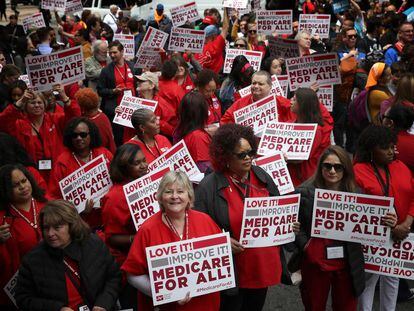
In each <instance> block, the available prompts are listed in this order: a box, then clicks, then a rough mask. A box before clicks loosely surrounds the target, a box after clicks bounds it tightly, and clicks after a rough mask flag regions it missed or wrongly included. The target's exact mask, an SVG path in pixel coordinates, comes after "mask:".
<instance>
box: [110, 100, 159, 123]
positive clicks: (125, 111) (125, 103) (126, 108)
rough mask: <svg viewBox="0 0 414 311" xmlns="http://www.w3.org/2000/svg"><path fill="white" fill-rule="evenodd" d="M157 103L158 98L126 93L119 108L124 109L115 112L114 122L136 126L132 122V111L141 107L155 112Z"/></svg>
mask: <svg viewBox="0 0 414 311" xmlns="http://www.w3.org/2000/svg"><path fill="white" fill-rule="evenodd" d="M157 104H158V102H157V101H156V100H149V99H143V98H138V97H135V96H128V95H124V96H123V97H122V99H121V103H120V104H119V108H121V109H122V111H121V112H119V113H115V117H114V120H113V123H115V124H119V125H123V126H126V127H130V128H134V127H133V126H132V123H131V116H132V113H133V112H134V111H135V110H137V109H141V108H145V109H149V110H151V111H152V112H154V111H155V108H157Z"/></svg>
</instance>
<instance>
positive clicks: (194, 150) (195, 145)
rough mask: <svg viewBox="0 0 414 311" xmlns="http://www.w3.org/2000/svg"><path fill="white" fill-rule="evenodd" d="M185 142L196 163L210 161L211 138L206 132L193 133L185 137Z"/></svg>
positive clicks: (196, 131) (197, 131)
mask: <svg viewBox="0 0 414 311" xmlns="http://www.w3.org/2000/svg"><path fill="white" fill-rule="evenodd" d="M184 142H185V144H186V145H187V148H188V152H189V153H190V155H191V157H192V158H193V160H194V162H196V163H197V162H203V161H210V155H209V153H208V147H209V146H210V144H211V137H210V135H209V134H208V133H207V132H206V131H204V130H195V131H192V132H191V133H189V134H187V135H186V136H185V137H184Z"/></svg>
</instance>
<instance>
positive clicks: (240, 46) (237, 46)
mask: <svg viewBox="0 0 414 311" xmlns="http://www.w3.org/2000/svg"><path fill="white" fill-rule="evenodd" d="M234 47H235V48H245V47H246V45H244V44H237V43H235V44H234Z"/></svg>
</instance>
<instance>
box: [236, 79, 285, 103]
mask: <svg viewBox="0 0 414 311" xmlns="http://www.w3.org/2000/svg"><path fill="white" fill-rule="evenodd" d="M251 88H252V86H251V85H249V86H246V87H245V88H242V89H240V90H239V95H240V97H241V98H243V97H246V96H247V95H250V94H251V93H252V91H251ZM270 94H272V95H276V96H283V97H286V95H285V93H284V90H283V88H282V86H281V85H280V84H279V79H278V78H277V76H276V75H272V90H271V91H270Z"/></svg>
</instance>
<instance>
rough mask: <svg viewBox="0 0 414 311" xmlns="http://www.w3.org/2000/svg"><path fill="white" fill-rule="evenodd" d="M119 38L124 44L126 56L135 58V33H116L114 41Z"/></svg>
mask: <svg viewBox="0 0 414 311" xmlns="http://www.w3.org/2000/svg"><path fill="white" fill-rule="evenodd" d="M115 40H118V41H119V42H121V43H122V45H123V46H124V57H125V58H126V59H133V58H134V57H135V40H134V35H124V34H122V33H116V34H114V41H115Z"/></svg>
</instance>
